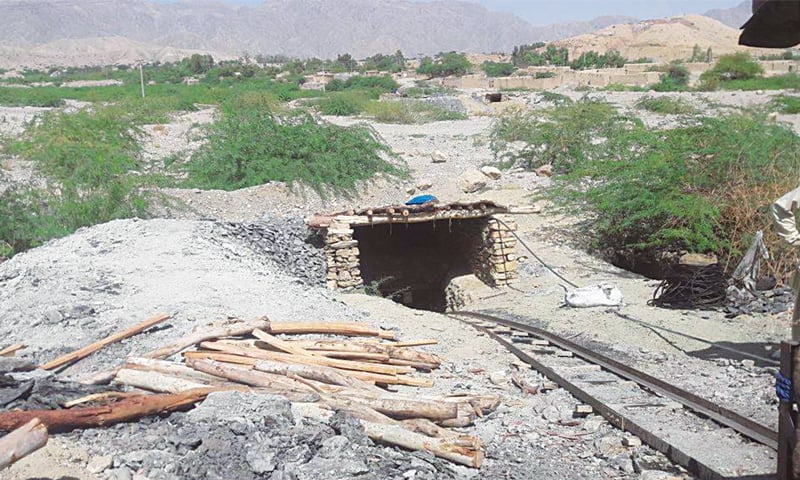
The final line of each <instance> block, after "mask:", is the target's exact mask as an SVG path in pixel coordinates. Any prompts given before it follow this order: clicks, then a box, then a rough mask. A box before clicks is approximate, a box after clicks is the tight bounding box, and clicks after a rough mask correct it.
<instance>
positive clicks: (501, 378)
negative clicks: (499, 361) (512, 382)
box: [489, 370, 508, 385]
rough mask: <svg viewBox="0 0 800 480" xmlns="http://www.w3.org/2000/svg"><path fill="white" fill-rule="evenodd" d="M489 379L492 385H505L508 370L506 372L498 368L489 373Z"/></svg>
mask: <svg viewBox="0 0 800 480" xmlns="http://www.w3.org/2000/svg"><path fill="white" fill-rule="evenodd" d="M489 381H490V382H492V383H493V384H494V385H507V384H508V372H506V371H505V370H498V371H496V372H492V373H490V374H489Z"/></svg>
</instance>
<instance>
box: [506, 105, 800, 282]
mask: <svg viewBox="0 0 800 480" xmlns="http://www.w3.org/2000/svg"><path fill="white" fill-rule="evenodd" d="M576 105H580V102H579V103H578V104H576ZM587 107H588V106H584V107H583V108H582V109H576V108H573V109H569V108H562V109H559V110H553V111H550V112H546V114H545V118H544V119H543V120H541V123H536V122H533V121H532V119H531V118H530V117H529V116H527V115H523V116H522V117H521V118H518V119H515V120H514V121H513V122H505V123H501V124H499V125H498V126H497V127H496V128H495V130H494V132H493V138H492V144H493V148H494V149H495V151H496V152H497V149H496V147H497V146H499V145H501V144H502V142H508V141H509V140H515V141H517V142H522V143H523V144H524V148H522V150H521V151H519V150H518V147H517V148H515V151H517V153H515V154H513V155H514V156H513V158H516V159H517V163H519V164H522V165H526V166H528V167H529V168H532V167H535V166H536V165H538V164H539V163H541V162H542V161H546V160H551V159H553V160H554V161H555V162H560V163H561V168H560V169H559V170H561V171H565V172H566V173H565V174H564V175H562V176H559V177H556V182H557V188H556V189H555V195H556V198H557V199H559V200H560V201H562V202H568V203H572V204H574V203H573V202H577V204H578V205H580V206H581V209H582V211H584V212H587V211H588V212H589V213H590V214H591V215H592V217H591V218H592V221H591V227H590V229H591V232H592V233H591V234H592V235H593V236H594V240H595V245H596V247H597V248H598V249H602V250H603V251H610V252H614V253H615V254H616V256H617V257H623V258H628V259H631V258H639V259H649V261H650V262H652V263H657V262H658V258H660V254H661V253H662V252H664V251H679V250H688V251H692V252H710V253H715V254H716V255H717V256H718V257H719V258H720V259H721V262H722V264H723V267H724V268H725V269H726V271H728V272H731V270H732V269H733V268H734V267H735V266H736V264H737V263H738V261H739V260H740V259H741V255H742V254H743V252H744V251H745V250H746V249H747V247H748V246H749V242H750V241H751V239H752V235H753V234H754V233H755V232H756V231H757V230H764V231H765V239H766V241H767V245H768V248H769V249H770V252H771V253H772V254H773V258H772V260H770V262H769V263H768V265H767V271H768V272H769V273H771V274H773V275H775V276H776V277H777V278H786V275H787V273H788V272H790V271H791V269H792V268H793V267H794V265H795V263H793V262H794V258H795V257H794V253H793V252H792V251H791V250H790V249H788V248H786V247H784V246H783V245H782V244H781V242H780V241H779V240H778V239H777V237H776V235H775V234H774V233H773V232H772V231H771V228H770V220H769V216H768V215H767V214H766V211H767V209H768V206H769V204H770V203H771V202H772V201H773V199H775V198H778V197H779V196H781V195H782V194H783V193H785V192H786V191H788V190H790V189H791V188H794V187H795V186H796V181H797V179H796V176H795V175H792V174H791V172H796V171H797V169H798V166H800V138H799V137H798V136H796V135H795V134H794V133H793V132H792V131H791V130H790V129H789V128H788V127H786V126H783V125H777V124H771V123H769V122H767V121H766V119H765V118H764V117H763V116H761V115H758V114H735V115H728V116H725V117H722V118H700V119H697V123H696V124H695V125H692V126H685V127H681V128H677V129H673V130H652V129H647V128H645V127H644V126H643V124H642V123H641V122H638V121H635V120H632V119H621V118H619V117H616V118H615V117H614V115H613V114H609V113H608V112H603V111H602V110H598V111H591V110H590V111H589V114H590V116H591V117H594V118H595V119H596V120H602V119H605V121H607V122H608V123H606V124H605V126H602V127H599V128H598V129H596V130H595V131H594V133H593V136H592V137H590V139H589V140H587V138H586V137H581V136H580V135H578V134H576V132H579V130H578V129H577V127H578V126H580V125H581V124H582V123H583V122H585V121H586V114H587ZM596 107H597V106H592V107H591V108H596ZM512 127H515V128H512ZM531 127H534V128H531ZM542 127H544V128H542ZM564 132H571V133H569V134H566V133H564ZM592 139H593V140H592ZM501 140H502V141H501ZM554 145H557V146H558V147H557V148H556V149H555V151H554V148H553V146H554ZM499 157H500V158H503V157H502V156H499ZM529 158H532V159H533V160H528V159H529ZM565 165H566V166H568V167H569V168H564V167H565ZM564 204H567V203H564Z"/></svg>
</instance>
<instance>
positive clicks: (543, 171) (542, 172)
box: [534, 164, 553, 177]
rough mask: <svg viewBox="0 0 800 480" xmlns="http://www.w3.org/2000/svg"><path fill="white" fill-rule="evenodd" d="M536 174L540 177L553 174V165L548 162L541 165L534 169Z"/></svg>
mask: <svg viewBox="0 0 800 480" xmlns="http://www.w3.org/2000/svg"><path fill="white" fill-rule="evenodd" d="M534 172H535V173H536V175H538V176H540V177H552V176H553V166H552V165H550V164H547V165H542V166H541V167H539V168H537V169H536V170H534Z"/></svg>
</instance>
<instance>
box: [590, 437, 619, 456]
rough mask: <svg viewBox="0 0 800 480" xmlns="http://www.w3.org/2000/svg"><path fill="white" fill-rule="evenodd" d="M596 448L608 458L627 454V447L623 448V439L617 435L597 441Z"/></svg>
mask: <svg viewBox="0 0 800 480" xmlns="http://www.w3.org/2000/svg"><path fill="white" fill-rule="evenodd" d="M594 446H595V447H596V448H597V450H598V451H599V452H600V454H601V455H602V456H604V457H606V458H612V457H615V456H617V455H619V454H621V453H625V447H623V446H622V438H620V437H618V436H616V435H606V436H605V437H602V438H600V439H598V440H597V441H595V443H594Z"/></svg>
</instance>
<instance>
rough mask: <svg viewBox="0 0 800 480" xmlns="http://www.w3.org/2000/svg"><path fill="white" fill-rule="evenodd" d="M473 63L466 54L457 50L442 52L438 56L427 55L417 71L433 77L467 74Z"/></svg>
mask: <svg viewBox="0 0 800 480" xmlns="http://www.w3.org/2000/svg"><path fill="white" fill-rule="evenodd" d="M471 68H472V64H471V63H469V60H467V57H466V55H463V54H461V53H456V52H449V53H440V54H438V55H436V58H430V57H425V58H423V59H422V61H421V62H420V66H419V68H417V73H420V74H422V75H430V76H431V77H449V76H451V75H456V76H460V75H466V74H467V73H468V72H469V71H470V69H471Z"/></svg>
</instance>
